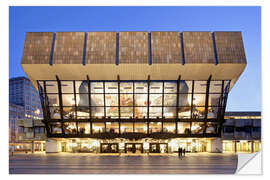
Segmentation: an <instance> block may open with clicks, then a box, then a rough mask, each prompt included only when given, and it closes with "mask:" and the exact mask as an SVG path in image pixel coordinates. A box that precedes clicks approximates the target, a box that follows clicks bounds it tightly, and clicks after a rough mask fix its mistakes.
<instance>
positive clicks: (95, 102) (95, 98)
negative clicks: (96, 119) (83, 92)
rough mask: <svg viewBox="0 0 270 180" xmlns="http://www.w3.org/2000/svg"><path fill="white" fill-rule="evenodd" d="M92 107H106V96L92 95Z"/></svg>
mask: <svg viewBox="0 0 270 180" xmlns="http://www.w3.org/2000/svg"><path fill="white" fill-rule="evenodd" d="M91 106H104V95H103V94H92V95H91Z"/></svg>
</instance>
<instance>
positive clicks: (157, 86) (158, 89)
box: [150, 82, 163, 93]
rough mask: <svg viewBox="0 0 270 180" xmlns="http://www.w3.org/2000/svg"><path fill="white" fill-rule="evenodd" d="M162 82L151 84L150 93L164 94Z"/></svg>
mask: <svg viewBox="0 0 270 180" xmlns="http://www.w3.org/2000/svg"><path fill="white" fill-rule="evenodd" d="M162 89H163V83H162V82H150V93H162Z"/></svg>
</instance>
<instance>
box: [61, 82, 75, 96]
mask: <svg viewBox="0 0 270 180" xmlns="http://www.w3.org/2000/svg"><path fill="white" fill-rule="evenodd" d="M61 88H62V93H73V92H74V87H73V81H61Z"/></svg>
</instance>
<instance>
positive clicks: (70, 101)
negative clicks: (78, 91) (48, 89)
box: [62, 94, 75, 106]
mask: <svg viewBox="0 0 270 180" xmlns="http://www.w3.org/2000/svg"><path fill="white" fill-rule="evenodd" d="M62 100H63V106H75V98H74V94H62Z"/></svg>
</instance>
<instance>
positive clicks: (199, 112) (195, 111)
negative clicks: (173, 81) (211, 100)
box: [192, 106, 205, 119]
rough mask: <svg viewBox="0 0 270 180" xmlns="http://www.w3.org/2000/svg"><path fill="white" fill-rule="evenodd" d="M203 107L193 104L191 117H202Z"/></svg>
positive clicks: (203, 113)
mask: <svg viewBox="0 0 270 180" xmlns="http://www.w3.org/2000/svg"><path fill="white" fill-rule="evenodd" d="M204 115H205V107H198V106H193V111H192V119H204Z"/></svg>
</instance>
